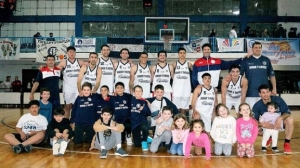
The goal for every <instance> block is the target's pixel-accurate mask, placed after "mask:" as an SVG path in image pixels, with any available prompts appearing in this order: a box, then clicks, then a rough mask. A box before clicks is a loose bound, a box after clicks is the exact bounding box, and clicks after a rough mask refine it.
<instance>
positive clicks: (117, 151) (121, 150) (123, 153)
mask: <svg viewBox="0 0 300 168" xmlns="http://www.w3.org/2000/svg"><path fill="white" fill-rule="evenodd" d="M115 155H118V156H122V157H123V156H128V153H127V152H125V151H124V150H123V149H122V148H119V149H117V150H116V152H115Z"/></svg>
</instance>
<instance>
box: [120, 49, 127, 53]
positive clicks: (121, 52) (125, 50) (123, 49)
mask: <svg viewBox="0 0 300 168" xmlns="http://www.w3.org/2000/svg"><path fill="white" fill-rule="evenodd" d="M123 51H127V52H128V54H129V50H128V49H127V48H122V49H121V50H120V54H121V53H122V52H123Z"/></svg>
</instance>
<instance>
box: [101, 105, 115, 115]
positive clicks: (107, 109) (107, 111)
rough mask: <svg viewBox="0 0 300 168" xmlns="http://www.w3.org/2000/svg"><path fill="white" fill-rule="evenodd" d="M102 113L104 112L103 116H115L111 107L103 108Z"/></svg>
mask: <svg viewBox="0 0 300 168" xmlns="http://www.w3.org/2000/svg"><path fill="white" fill-rule="evenodd" d="M101 111H102V113H101V114H103V113H109V114H110V115H113V112H112V109H111V108H110V107H109V106H105V107H103V108H102V110H101Z"/></svg>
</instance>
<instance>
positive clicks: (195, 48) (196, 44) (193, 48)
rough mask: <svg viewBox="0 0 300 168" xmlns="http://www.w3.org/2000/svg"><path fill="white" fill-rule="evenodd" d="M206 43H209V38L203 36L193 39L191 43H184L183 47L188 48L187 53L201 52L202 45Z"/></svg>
mask: <svg viewBox="0 0 300 168" xmlns="http://www.w3.org/2000/svg"><path fill="white" fill-rule="evenodd" d="M205 43H209V39H208V38H207V37H202V38H198V39H194V40H191V42H190V44H188V45H184V46H183V47H184V48H185V49H186V52H187V53H201V52H202V49H201V47H202V45H203V44H205Z"/></svg>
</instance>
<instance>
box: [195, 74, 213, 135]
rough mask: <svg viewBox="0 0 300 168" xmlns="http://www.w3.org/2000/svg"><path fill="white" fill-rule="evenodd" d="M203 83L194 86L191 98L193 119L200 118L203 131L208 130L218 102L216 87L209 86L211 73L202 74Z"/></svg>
mask: <svg viewBox="0 0 300 168" xmlns="http://www.w3.org/2000/svg"><path fill="white" fill-rule="evenodd" d="M202 81H203V85H201V86H199V87H196V88H195V90H194V93H193V98H192V103H191V104H192V108H193V119H202V121H203V122H204V124H205V127H204V128H205V131H206V132H210V130H211V123H212V120H213V118H214V116H213V115H214V114H213V110H214V106H215V105H217V104H218V99H217V97H218V96H217V93H218V91H217V89H216V88H214V87H212V86H211V84H210V83H211V75H210V74H209V73H204V74H203V75H202Z"/></svg>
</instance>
